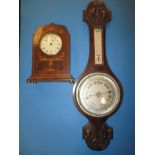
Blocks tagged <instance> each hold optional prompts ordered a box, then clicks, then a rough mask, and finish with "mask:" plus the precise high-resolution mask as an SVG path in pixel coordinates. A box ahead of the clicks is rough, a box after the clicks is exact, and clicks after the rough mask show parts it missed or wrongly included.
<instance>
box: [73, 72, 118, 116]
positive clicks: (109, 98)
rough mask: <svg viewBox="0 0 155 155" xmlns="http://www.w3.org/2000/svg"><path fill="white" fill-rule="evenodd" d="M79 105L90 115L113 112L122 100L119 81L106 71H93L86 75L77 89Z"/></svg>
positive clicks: (103, 114) (104, 114)
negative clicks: (105, 72)
mask: <svg viewBox="0 0 155 155" xmlns="http://www.w3.org/2000/svg"><path fill="white" fill-rule="evenodd" d="M76 97H77V101H78V104H79V106H80V107H81V109H83V111H85V112H86V113H87V114H88V115H91V116H95V117H102V116H106V115H108V114H109V113H111V112H113V110H114V109H115V107H116V106H117V105H118V103H119V100H120V90H119V87H118V84H117V82H116V81H115V80H114V79H113V78H112V77H110V76H109V75H106V74H104V73H92V74H89V75H87V76H86V77H84V78H83V79H82V80H81V81H80V82H79V84H78V86H77V89H76Z"/></svg>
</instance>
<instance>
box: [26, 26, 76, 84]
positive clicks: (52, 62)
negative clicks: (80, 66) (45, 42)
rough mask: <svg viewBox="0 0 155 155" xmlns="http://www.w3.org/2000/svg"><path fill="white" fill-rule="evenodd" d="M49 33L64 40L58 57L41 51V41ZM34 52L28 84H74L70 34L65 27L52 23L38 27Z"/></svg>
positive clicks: (34, 36) (34, 40)
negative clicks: (62, 82)
mask: <svg viewBox="0 0 155 155" xmlns="http://www.w3.org/2000/svg"><path fill="white" fill-rule="evenodd" d="M47 33H53V34H56V35H58V36H60V37H61V39H62V47H61V49H60V51H59V53H58V54H56V55H47V54H45V53H43V52H42V51H41V49H40V46H39V43H40V39H41V37H42V36H44V35H45V34H47ZM32 50H33V52H32V53H33V54H32V75H31V77H30V78H29V79H27V82H28V83H31V82H33V83H37V82H42V81H44V82H50V81H68V82H71V83H72V82H73V78H72V76H71V75H70V34H69V32H68V30H67V28H66V27H65V26H63V25H57V24H54V23H51V24H48V25H43V26H40V27H38V29H37V30H36V32H35V33H34V35H33V49H32Z"/></svg>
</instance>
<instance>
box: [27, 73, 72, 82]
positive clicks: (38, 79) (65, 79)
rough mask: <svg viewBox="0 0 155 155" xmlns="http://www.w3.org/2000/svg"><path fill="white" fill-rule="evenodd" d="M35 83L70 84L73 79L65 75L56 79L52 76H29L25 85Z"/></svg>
mask: <svg viewBox="0 0 155 155" xmlns="http://www.w3.org/2000/svg"><path fill="white" fill-rule="evenodd" d="M37 82H70V83H72V84H73V83H74V78H73V77H72V76H71V75H70V76H68V75H67V76H66V75H60V76H58V77H54V76H52V77H51V76H49V77H46V78H45V77H42V76H40V77H38V76H36V77H35V76H31V77H30V78H28V79H27V83H37Z"/></svg>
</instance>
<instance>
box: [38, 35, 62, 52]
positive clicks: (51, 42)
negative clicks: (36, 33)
mask: <svg viewBox="0 0 155 155" xmlns="http://www.w3.org/2000/svg"><path fill="white" fill-rule="evenodd" d="M61 47H62V39H61V37H60V36H59V35H57V34H53V33H47V34H45V35H44V36H43V37H42V38H41V40H40V49H41V50H42V52H43V53H45V54H47V55H56V54H58V52H59V51H60V50H61Z"/></svg>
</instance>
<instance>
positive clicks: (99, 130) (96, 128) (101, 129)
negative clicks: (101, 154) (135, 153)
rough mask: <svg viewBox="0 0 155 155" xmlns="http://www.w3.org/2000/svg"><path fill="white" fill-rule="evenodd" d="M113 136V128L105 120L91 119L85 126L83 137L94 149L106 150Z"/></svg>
mask: <svg viewBox="0 0 155 155" xmlns="http://www.w3.org/2000/svg"><path fill="white" fill-rule="evenodd" d="M112 138H113V129H112V128H111V127H109V126H108V125H107V124H106V123H105V121H104V120H89V122H88V123H87V124H86V125H85V126H84V127H83V139H85V141H86V143H87V145H88V147H89V148H91V149H93V150H96V151H100V150H104V149H105V148H106V147H107V146H108V144H109V142H110V139H112Z"/></svg>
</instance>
